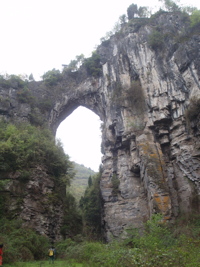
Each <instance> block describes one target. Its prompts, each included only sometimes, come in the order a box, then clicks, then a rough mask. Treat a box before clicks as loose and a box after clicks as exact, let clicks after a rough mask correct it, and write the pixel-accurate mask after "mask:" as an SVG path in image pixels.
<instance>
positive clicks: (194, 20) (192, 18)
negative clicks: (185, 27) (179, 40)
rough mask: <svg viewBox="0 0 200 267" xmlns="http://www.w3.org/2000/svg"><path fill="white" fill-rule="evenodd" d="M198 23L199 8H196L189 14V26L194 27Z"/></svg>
mask: <svg viewBox="0 0 200 267" xmlns="http://www.w3.org/2000/svg"><path fill="white" fill-rule="evenodd" d="M198 24H200V10H198V9H197V10H194V11H193V13H192V15H191V16H190V25H191V27H195V26H196V25H198Z"/></svg>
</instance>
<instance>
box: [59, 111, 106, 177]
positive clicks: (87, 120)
mask: <svg viewBox="0 0 200 267" xmlns="http://www.w3.org/2000/svg"><path fill="white" fill-rule="evenodd" d="M100 126H101V120H100V118H99V116H98V115H96V114H95V113H94V112H92V111H91V110H89V109H87V108H85V107H83V106H79V107H77V108H76V109H75V110H74V111H73V112H72V113H71V114H70V115H69V116H67V117H66V118H65V119H64V120H63V121H62V122H61V123H60V125H59V126H58V128H57V131H56V138H57V139H60V140H61V142H62V144H63V148H64V151H65V153H66V154H68V155H69V157H70V160H71V161H74V162H76V163H78V164H83V165H84V166H85V167H87V168H91V169H92V170H93V171H95V172H98V170H99V166H100V164H101V157H102V153H101V130H100Z"/></svg>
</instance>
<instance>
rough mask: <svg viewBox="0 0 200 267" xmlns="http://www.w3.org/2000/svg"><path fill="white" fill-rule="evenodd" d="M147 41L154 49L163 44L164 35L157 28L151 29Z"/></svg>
mask: <svg viewBox="0 0 200 267" xmlns="http://www.w3.org/2000/svg"><path fill="white" fill-rule="evenodd" d="M147 42H148V44H149V45H150V46H151V47H152V48H153V49H154V50H155V49H157V48H160V47H162V45H163V44H164V35H163V34H162V33H161V32H159V31H157V30H153V31H152V33H151V34H150V35H149V36H148V41H147Z"/></svg>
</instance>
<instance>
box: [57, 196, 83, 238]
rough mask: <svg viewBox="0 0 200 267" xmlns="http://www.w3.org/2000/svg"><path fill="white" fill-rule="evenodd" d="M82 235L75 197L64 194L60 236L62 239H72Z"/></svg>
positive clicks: (80, 218)
mask: <svg viewBox="0 0 200 267" xmlns="http://www.w3.org/2000/svg"><path fill="white" fill-rule="evenodd" d="M81 233H82V216H81V213H80V210H79V209H78V205H77V202H76V199H75V197H74V196H73V195H72V194H71V193H70V192H67V193H66V197H65V198H64V218H63V224H62V227H61V234H62V236H63V238H64V239H66V237H68V238H69V237H74V236H76V235H78V234H81Z"/></svg>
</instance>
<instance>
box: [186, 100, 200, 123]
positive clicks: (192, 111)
mask: <svg viewBox="0 0 200 267" xmlns="http://www.w3.org/2000/svg"><path fill="white" fill-rule="evenodd" d="M199 112H200V98H196V97H193V98H191V99H190V104H189V106H188V108H187V109H186V112H185V117H186V121H187V123H188V124H190V122H191V121H192V120H194V119H196V118H197V117H198V115H199Z"/></svg>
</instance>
